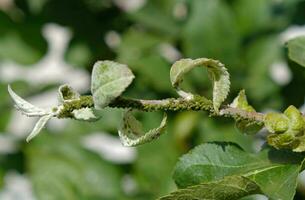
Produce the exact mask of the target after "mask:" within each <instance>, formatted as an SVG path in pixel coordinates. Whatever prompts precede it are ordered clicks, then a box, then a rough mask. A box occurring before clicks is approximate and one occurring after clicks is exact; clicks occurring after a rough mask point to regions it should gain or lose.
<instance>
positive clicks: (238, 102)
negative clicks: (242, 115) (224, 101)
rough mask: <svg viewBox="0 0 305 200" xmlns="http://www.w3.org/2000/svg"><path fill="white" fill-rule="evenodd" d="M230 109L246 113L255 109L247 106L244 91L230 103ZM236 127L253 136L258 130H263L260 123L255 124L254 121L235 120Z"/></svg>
mask: <svg viewBox="0 0 305 200" xmlns="http://www.w3.org/2000/svg"><path fill="white" fill-rule="evenodd" d="M230 107H232V108H240V109H242V110H245V111H248V112H255V109H254V108H253V107H252V106H251V105H249V104H248V100H247V96H246V94H245V90H241V91H240V92H239V94H238V96H237V97H236V98H235V99H234V101H233V102H232V103H231V105H230ZM235 120H236V124H235V125H236V127H237V128H238V129H239V130H240V131H241V132H242V133H245V134H249V135H252V134H255V133H257V132H258V131H259V130H261V129H262V128H263V124H262V123H257V122H256V121H250V120H243V119H238V118H236V119H235Z"/></svg>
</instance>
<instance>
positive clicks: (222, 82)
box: [170, 58, 230, 112]
mask: <svg viewBox="0 0 305 200" xmlns="http://www.w3.org/2000/svg"><path fill="white" fill-rule="evenodd" d="M198 66H202V67H206V68H207V70H208V73H209V77H210V79H211V80H212V82H213V107H214V110H215V111H216V112H218V110H219V107H220V105H221V103H222V102H223V101H224V100H225V99H226V97H227V95H228V93H229V89H230V76H229V73H228V71H227V69H226V68H225V66H224V65H223V64H222V63H220V62H219V61H217V60H213V59H207V58H198V59H195V60H192V59H189V58H188V59H181V60H179V61H177V62H175V63H174V64H173V66H172V68H171V71H170V79H171V83H172V86H173V87H175V88H176V89H177V92H178V94H179V95H180V96H182V97H183V98H189V99H191V98H193V95H192V94H190V93H187V92H185V91H183V90H181V89H180V88H179V85H180V83H181V82H182V81H183V76H184V74H186V73H187V72H189V71H190V70H192V69H193V68H194V67H198Z"/></svg>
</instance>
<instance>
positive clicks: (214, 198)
mask: <svg viewBox="0 0 305 200" xmlns="http://www.w3.org/2000/svg"><path fill="white" fill-rule="evenodd" d="M259 193H261V190H260V188H259V187H258V185H257V184H256V183H255V182H253V181H251V180H250V179H248V178H245V177H242V176H229V177H226V178H224V179H222V180H220V181H215V182H210V183H202V184H199V185H194V186H190V187H187V188H184V189H180V190H177V191H175V192H173V193H171V194H170V195H168V196H165V197H162V198H160V200H195V199H196V200H229V199H230V200H235V199H239V198H241V197H244V196H248V195H251V194H259Z"/></svg>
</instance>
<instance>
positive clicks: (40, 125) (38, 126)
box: [26, 114, 53, 142]
mask: <svg viewBox="0 0 305 200" xmlns="http://www.w3.org/2000/svg"><path fill="white" fill-rule="evenodd" d="M52 117H53V114H49V115H45V116H42V117H41V118H40V119H39V120H38V122H37V123H36V125H35V126H34V129H33V130H32V132H31V133H30V135H29V136H28V137H27V138H26V141H27V142H29V141H31V140H32V139H33V138H34V137H36V136H37V135H38V134H39V133H40V131H41V130H42V129H43V128H44V127H45V125H46V123H47V122H48V121H49V120H50V119H51V118H52Z"/></svg>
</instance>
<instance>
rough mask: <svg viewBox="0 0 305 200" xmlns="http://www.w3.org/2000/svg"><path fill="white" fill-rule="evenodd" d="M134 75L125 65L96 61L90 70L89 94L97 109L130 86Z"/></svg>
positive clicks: (104, 105)
mask: <svg viewBox="0 0 305 200" xmlns="http://www.w3.org/2000/svg"><path fill="white" fill-rule="evenodd" d="M133 79H134V75H133V73H132V72H131V70H130V69H129V68H128V66H127V65H123V64H120V63H117V62H113V61H98V62H96V63H95V64H94V66H93V70H92V80H91V92H92V96H93V101H94V106H95V108H97V109H101V108H104V107H106V106H107V105H108V104H109V103H110V102H111V101H112V100H114V99H116V98H117V97H118V96H120V95H121V94H122V93H123V92H124V91H125V89H126V88H127V87H128V86H129V85H130V84H131V82H132V80H133Z"/></svg>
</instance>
